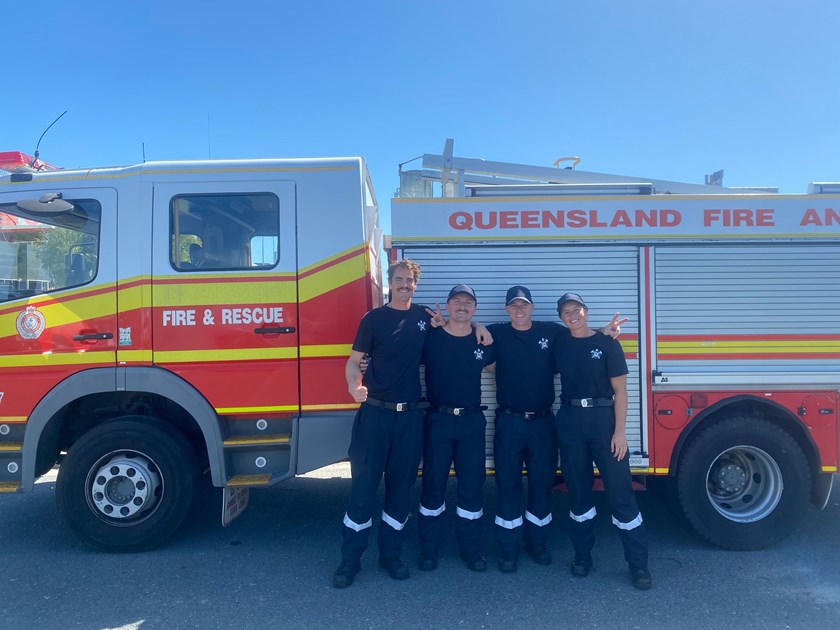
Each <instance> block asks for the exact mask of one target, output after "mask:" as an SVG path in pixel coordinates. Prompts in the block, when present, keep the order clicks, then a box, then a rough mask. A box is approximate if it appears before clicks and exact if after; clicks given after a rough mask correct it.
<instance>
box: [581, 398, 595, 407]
mask: <svg viewBox="0 0 840 630" xmlns="http://www.w3.org/2000/svg"><path fill="white" fill-rule="evenodd" d="M580 406H581V407H594V406H595V401H594V400H593V399H592V398H581V399H580Z"/></svg>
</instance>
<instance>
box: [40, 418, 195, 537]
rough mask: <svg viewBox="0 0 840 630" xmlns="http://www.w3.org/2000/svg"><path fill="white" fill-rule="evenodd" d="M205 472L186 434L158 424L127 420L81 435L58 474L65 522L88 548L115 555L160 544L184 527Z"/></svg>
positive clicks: (135, 419) (141, 419)
mask: <svg viewBox="0 0 840 630" xmlns="http://www.w3.org/2000/svg"><path fill="white" fill-rule="evenodd" d="M198 477H199V466H198V461H197V457H196V454H195V451H194V449H193V447H192V446H191V445H190V443H189V442H188V441H187V439H186V438H185V437H184V435H183V434H182V433H181V432H180V431H178V430H177V429H175V428H174V427H172V426H170V425H169V424H167V423H165V422H163V421H161V420H158V419H154V418H146V417H143V416H126V417H123V418H118V419H116V420H111V421H108V422H105V423H103V424H101V425H99V426H97V427H95V428H94V429H92V430H91V431H89V432H88V433H86V434H85V435H84V436H82V437H81V438H80V439H79V440H78V441H77V442H76V443H75V444H74V445H73V446H72V448H71V449H70V450H69V451H68V452H67V456H66V457H65V458H64V460H63V461H62V463H61V466H60V468H59V470H58V480H57V482H56V498H57V500H58V506H59V509H60V511H61V513H62V515H63V516H64V518H65V520H66V521H67V522H68V523H69V525H70V526H71V527H72V529H73V530H74V531H75V532H76V534H77V535H78V536H79V537H80V538H81V539H82V540H84V541H85V542H86V543H88V544H89V545H91V546H93V547H96V548H97V549H101V550H103V551H110V552H136V551H144V550H147V549H151V548H153V547H156V546H158V545H159V544H161V543H162V542H163V541H164V540H166V539H167V538H168V537H169V536H171V535H172V534H173V533H174V532H175V530H176V529H178V527H179V526H180V525H181V523H182V522H183V521H184V518H185V517H186V515H187V512H188V511H189V508H190V504H191V503H192V500H193V496H194V494H195V493H196V488H197V483H198Z"/></svg>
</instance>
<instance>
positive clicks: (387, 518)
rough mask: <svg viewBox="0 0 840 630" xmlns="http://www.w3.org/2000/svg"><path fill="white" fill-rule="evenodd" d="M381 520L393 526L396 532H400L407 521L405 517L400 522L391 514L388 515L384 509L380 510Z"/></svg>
mask: <svg viewBox="0 0 840 630" xmlns="http://www.w3.org/2000/svg"><path fill="white" fill-rule="evenodd" d="M382 520H383V522H385V523H388V525H390V526H391V527H393V528H394V529H395V530H397V531H398V532H401V531H402V530H403V528H404V527H405V524H406V523H408V519H407V518H406V519H405V521H403V522H402V523H400V522H399V521H398V520H397V519H395V518H393V517H391V516H388V514H386V513H385V512H384V511H383V512H382Z"/></svg>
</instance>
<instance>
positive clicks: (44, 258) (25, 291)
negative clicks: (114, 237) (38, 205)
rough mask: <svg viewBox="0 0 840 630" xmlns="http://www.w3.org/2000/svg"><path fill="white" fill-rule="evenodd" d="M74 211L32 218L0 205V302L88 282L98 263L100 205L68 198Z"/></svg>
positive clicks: (94, 201) (37, 215)
mask: <svg viewBox="0 0 840 630" xmlns="http://www.w3.org/2000/svg"><path fill="white" fill-rule="evenodd" d="M67 201H69V202H70V203H71V204H72V206H73V207H72V209H71V210H69V211H67V212H62V213H58V214H40V213H38V214H36V213H30V212H27V211H26V210H23V209H22V208H20V207H19V206H18V205H16V204H3V205H0V302H5V301H9V300H15V299H18V298H25V297H29V296H32V295H38V294H41V293H48V292H51V291H59V290H61V289H67V288H70V287H76V286H81V285H84V284H87V283H89V282H90V281H91V280H93V279H94V278H95V277H96V274H97V271H98V261H99V226H100V217H101V215H102V207H101V205H100V204H99V202H98V201H96V200H93V199H80V200H67Z"/></svg>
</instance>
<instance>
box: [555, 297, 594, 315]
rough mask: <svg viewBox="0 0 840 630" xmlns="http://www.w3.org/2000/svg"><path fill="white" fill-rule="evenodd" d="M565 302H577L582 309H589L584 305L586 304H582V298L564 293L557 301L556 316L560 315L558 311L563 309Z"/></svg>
mask: <svg viewBox="0 0 840 630" xmlns="http://www.w3.org/2000/svg"><path fill="white" fill-rule="evenodd" d="M566 302H577V303H578V304H580V305H581V306H582V307H583V308H585V309H587V310H588V309H589V307H588V306H587V305H586V302H584V301H583V298H582V297H580V295H578V294H577V293H564V294H563V295H561V296H560V299H559V300H557V313H558V314H559V313H560V309H561V308H563V305H564V304H565V303H566Z"/></svg>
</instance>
